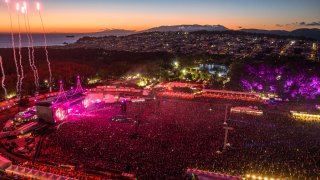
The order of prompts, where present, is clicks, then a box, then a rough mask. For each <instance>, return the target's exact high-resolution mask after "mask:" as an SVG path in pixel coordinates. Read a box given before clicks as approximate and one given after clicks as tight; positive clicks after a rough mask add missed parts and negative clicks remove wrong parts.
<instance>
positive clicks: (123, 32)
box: [95, 29, 137, 36]
mask: <svg viewBox="0 0 320 180" xmlns="http://www.w3.org/2000/svg"><path fill="white" fill-rule="evenodd" d="M135 33H137V31H132V30H125V29H106V30H104V31H101V32H97V33H95V34H96V35H99V36H128V35H131V34H135Z"/></svg>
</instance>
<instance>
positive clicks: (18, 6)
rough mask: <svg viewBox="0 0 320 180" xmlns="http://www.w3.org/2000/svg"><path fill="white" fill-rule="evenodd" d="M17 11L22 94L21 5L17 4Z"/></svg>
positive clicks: (20, 89) (20, 90)
mask: <svg viewBox="0 0 320 180" xmlns="http://www.w3.org/2000/svg"><path fill="white" fill-rule="evenodd" d="M16 9H17V11H18V26H19V63H20V71H21V77H20V79H19V92H20V93H21V92H22V83H23V79H24V71H23V65H22V54H21V26H20V3H17V5H16Z"/></svg>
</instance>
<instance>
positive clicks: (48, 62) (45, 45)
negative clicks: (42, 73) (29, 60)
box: [37, 2, 52, 92]
mask: <svg viewBox="0 0 320 180" xmlns="http://www.w3.org/2000/svg"><path fill="white" fill-rule="evenodd" d="M40 9H41V6H40V3H39V2H37V10H38V12H39V17H40V20H41V25H42V31H43V38H44V50H45V52H46V60H47V64H48V68H49V75H50V81H49V82H50V92H52V71H51V63H50V60H49V53H48V49H47V35H46V30H45V28H44V24H43V19H42V15H41V11H40Z"/></svg>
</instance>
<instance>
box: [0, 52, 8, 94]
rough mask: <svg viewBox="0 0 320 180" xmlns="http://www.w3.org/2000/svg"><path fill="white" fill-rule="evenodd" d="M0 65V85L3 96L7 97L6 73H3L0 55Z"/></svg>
mask: <svg viewBox="0 0 320 180" xmlns="http://www.w3.org/2000/svg"><path fill="white" fill-rule="evenodd" d="M0 67H1V72H2V80H1V85H2V88H3V90H4V97H5V98H7V97H8V93H7V89H6V86H5V84H4V83H5V80H6V75H5V73H4V68H3V63H2V57H1V56H0Z"/></svg>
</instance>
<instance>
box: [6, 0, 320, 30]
mask: <svg viewBox="0 0 320 180" xmlns="http://www.w3.org/2000/svg"><path fill="white" fill-rule="evenodd" d="M25 1H27V2H28V16H27V17H28V18H29V21H30V27H31V31H33V32H41V21H40V16H39V13H38V12H37V11H36V7H35V3H36V2H38V1H34V0H25ZM17 2H22V1H20V0H9V4H8V5H9V11H8V9H7V4H6V3H5V0H0V32H10V16H9V15H10V14H11V16H12V24H13V30H14V31H18V27H19V26H18V18H19V20H20V26H21V28H22V29H23V28H24V16H23V15H22V14H21V13H20V15H19V13H17V11H16V10H15V6H16V3H17ZM40 2H41V15H42V17H43V22H44V26H45V29H46V31H47V32H97V31H102V30H104V29H128V30H145V29H148V28H152V27H157V26H162V25H180V24H202V25H206V24H209V25H217V24H220V25H224V26H226V27H227V28H230V29H241V28H256V29H268V30H271V29H282V30H293V29H297V28H320V10H319V7H320V0H40Z"/></svg>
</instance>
